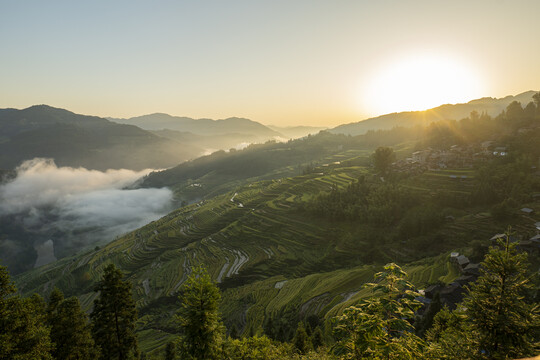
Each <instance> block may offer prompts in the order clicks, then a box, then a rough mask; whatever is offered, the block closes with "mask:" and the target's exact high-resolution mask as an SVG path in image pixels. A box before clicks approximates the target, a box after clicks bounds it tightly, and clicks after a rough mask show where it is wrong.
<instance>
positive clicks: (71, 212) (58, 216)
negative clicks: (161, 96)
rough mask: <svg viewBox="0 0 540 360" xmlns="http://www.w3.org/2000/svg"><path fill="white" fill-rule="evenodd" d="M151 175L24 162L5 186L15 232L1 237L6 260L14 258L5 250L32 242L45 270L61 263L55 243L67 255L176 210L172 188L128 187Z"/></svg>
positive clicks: (3, 201) (1, 194)
mask: <svg viewBox="0 0 540 360" xmlns="http://www.w3.org/2000/svg"><path fill="white" fill-rule="evenodd" d="M150 171H152V170H150V169H149V170H144V171H131V170H125V169H122V170H107V171H105V172H102V171H97V170H88V169H85V168H71V167H58V166H56V164H55V163H54V161H53V160H52V159H33V160H29V161H26V162H24V163H23V164H22V165H20V166H19V167H18V168H17V176H16V177H15V178H14V179H13V180H11V181H9V182H8V183H5V184H3V185H1V186H0V217H1V218H3V219H4V223H5V221H6V219H9V220H8V221H9V224H10V226H9V227H10V228H11V227H12V225H13V226H14V228H15V230H12V231H11V234H10V233H9V231H8V234H7V236H8V237H6V234H3V235H2V234H1V233H0V236H1V237H0V260H5V259H2V258H3V257H4V256H6V254H8V253H9V251H1V250H2V248H3V247H6V246H11V247H12V248H13V244H16V245H17V243H19V244H18V245H20V243H21V242H22V243H27V244H28V243H30V242H31V243H32V246H33V247H34V249H35V250H36V251H37V253H38V259H37V260H36V263H35V265H43V264H44V263H47V262H50V261H53V260H54V259H55V257H54V255H55V254H51V252H52V250H53V246H51V245H52V244H51V242H50V241H49V240H52V243H54V252H55V253H58V251H60V252H63V253H64V254H61V255H65V253H70V252H75V251H76V250H78V249H80V248H81V247H85V246H88V245H91V244H94V243H96V242H100V243H101V242H105V241H110V240H112V239H114V237H115V236H117V235H121V234H124V233H126V232H128V231H130V230H133V229H136V228H138V227H140V226H143V225H145V224H147V223H149V222H150V221H152V220H156V219H158V218H160V217H161V216H163V215H165V214H166V213H167V212H169V211H170V210H171V207H172V198H173V195H172V192H171V191H170V190H169V189H167V188H162V189H129V188H126V187H128V186H130V185H132V184H133V183H134V182H136V181H137V180H138V179H140V178H141V177H142V176H144V175H146V174H148V173H149V172H150ZM10 237H12V238H10ZM13 237H16V238H13ZM3 254H4V255H3Z"/></svg>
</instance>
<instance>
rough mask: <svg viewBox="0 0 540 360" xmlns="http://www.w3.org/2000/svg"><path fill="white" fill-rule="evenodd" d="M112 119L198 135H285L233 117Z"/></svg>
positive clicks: (169, 116)
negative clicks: (214, 118) (216, 118)
mask: <svg viewBox="0 0 540 360" xmlns="http://www.w3.org/2000/svg"><path fill="white" fill-rule="evenodd" d="M109 119H110V120H111V121H114V122H117V123H121V124H130V125H135V126H138V127H140V128H142V129H145V130H163V129H169V130H175V131H181V132H190V133H193V134H196V135H206V136H209V135H226V134H235V133H236V134H244V135H251V136H256V137H261V138H267V139H268V138H270V137H277V136H281V137H282V136H283V135H282V134H280V133H279V132H277V131H274V130H272V129H270V128H268V127H266V126H264V125H263V124H261V123H258V122H256V121H253V120H249V119H245V118H238V117H231V118H227V119H219V120H213V119H192V118H189V117H180V116H172V115H169V114H164V113H155V114H149V115H142V116H137V117H133V118H129V119H117V118H109Z"/></svg>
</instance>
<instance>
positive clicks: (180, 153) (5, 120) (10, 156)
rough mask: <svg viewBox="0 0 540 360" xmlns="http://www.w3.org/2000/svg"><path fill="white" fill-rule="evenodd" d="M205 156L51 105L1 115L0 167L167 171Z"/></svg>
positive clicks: (128, 127) (189, 147)
mask: <svg viewBox="0 0 540 360" xmlns="http://www.w3.org/2000/svg"><path fill="white" fill-rule="evenodd" d="M202 152H203V149H201V148H198V147H196V146H194V145H184V144H181V143H178V142H175V141H172V140H169V139H165V138H163V137H159V136H157V135H155V134H152V133H150V132H148V131H145V130H142V129H140V128H138V127H136V126H133V125H122V124H116V123H113V122H111V121H108V120H106V119H103V118H99V117H96V116H86V115H79V114H75V113H72V112H70V111H67V110H63V109H57V108H53V107H50V106H47V105H36V106H32V107H29V108H27V109H23V110H17V109H3V110H1V111H0V168H4V169H13V168H15V167H16V166H18V165H19V164H21V162H22V161H24V160H31V159H33V158H35V157H41V158H53V159H54V160H55V162H56V164H57V165H59V166H72V167H79V166H82V167H85V168H87V169H98V170H107V169H111V168H112V169H120V168H125V169H132V170H142V169H146V168H154V169H155V168H163V167H168V166H172V165H175V164H177V163H179V162H182V161H184V160H187V159H190V158H193V157H195V156H197V155H199V154H201V153H202Z"/></svg>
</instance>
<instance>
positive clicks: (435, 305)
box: [416, 293, 442, 337]
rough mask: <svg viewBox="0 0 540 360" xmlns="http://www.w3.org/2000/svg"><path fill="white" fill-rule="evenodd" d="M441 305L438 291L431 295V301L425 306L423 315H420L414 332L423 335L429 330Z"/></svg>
mask: <svg viewBox="0 0 540 360" xmlns="http://www.w3.org/2000/svg"><path fill="white" fill-rule="evenodd" d="M441 308H442V305H441V297H440V295H439V293H436V294H435V296H434V297H433V301H432V302H431V303H430V304H429V306H428V307H427V309H426V311H425V313H424V315H423V316H422V318H421V320H420V321H419V322H418V325H417V328H416V329H417V330H416V333H417V335H418V336H420V337H424V336H425V334H426V331H427V330H429V329H430V328H431V327H432V326H433V321H434V318H435V315H437V313H439V311H441Z"/></svg>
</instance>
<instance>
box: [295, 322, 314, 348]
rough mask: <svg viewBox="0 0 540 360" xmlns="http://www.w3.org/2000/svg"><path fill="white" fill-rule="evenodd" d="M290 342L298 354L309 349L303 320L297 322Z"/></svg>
mask: <svg viewBox="0 0 540 360" xmlns="http://www.w3.org/2000/svg"><path fill="white" fill-rule="evenodd" d="M292 342H293V345H294V347H295V349H296V350H297V351H298V352H299V353H300V354H305V353H307V352H308V351H309V350H310V349H311V342H310V338H309V335H308V333H307V331H306V328H305V326H304V323H303V322H300V323H298V327H297V328H296V333H295V334H294V338H293V341H292Z"/></svg>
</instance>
